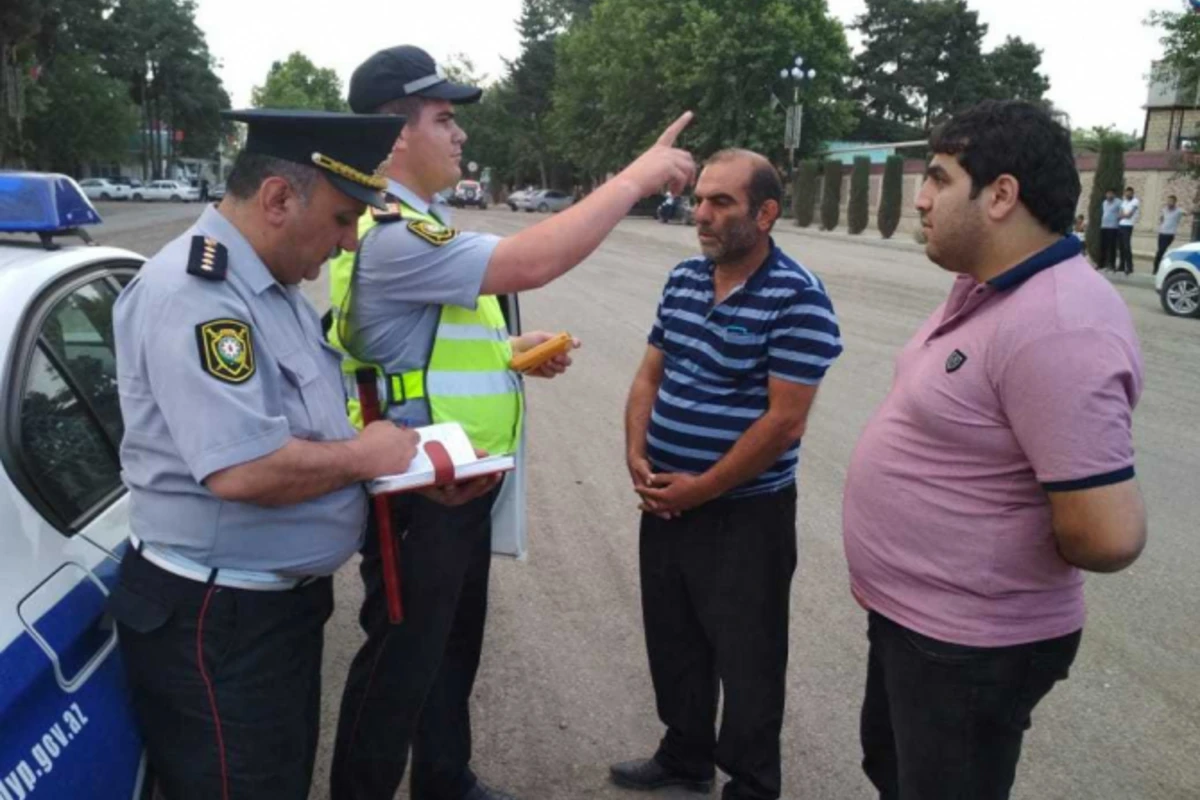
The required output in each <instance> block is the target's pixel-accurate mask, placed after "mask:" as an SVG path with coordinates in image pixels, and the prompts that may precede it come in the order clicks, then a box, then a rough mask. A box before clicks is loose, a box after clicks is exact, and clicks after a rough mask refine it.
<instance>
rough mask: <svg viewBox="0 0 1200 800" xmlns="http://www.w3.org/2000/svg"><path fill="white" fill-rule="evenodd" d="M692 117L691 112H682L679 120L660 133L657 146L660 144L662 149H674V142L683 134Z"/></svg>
mask: <svg viewBox="0 0 1200 800" xmlns="http://www.w3.org/2000/svg"><path fill="white" fill-rule="evenodd" d="M693 116H695V115H694V114H692V112H691V111H685V112H683V114H681V115H680V116H679V119H677V120H675V121H674V122H672V123H671V125H670V126H669V127H668V128H667V129H666V130H665V131H663V132H662V136H659V137H658V142H657V144H660V145H662V146H663V147H674V146H675V140H676V139H677V138H678V137H679V134H681V133H683V129H684V128H686V127H687V126H688V123H689V122H691V121H692V117H693Z"/></svg>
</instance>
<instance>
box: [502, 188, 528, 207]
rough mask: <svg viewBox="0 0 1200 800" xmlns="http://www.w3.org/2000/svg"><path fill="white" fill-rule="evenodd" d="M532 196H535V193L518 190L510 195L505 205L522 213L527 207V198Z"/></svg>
mask: <svg viewBox="0 0 1200 800" xmlns="http://www.w3.org/2000/svg"><path fill="white" fill-rule="evenodd" d="M531 194H533V192H532V191H530V190H528V189H518V190H517V191H515V192H513V193H512V194H510V195H509V196H508V198H507V199H506V200H505V201H504V203H505V205H507V206H508V207H509V208H511V209H512V210H513V211H520V210H521V209H522V208H524V207H525V198H527V197H529V195H531Z"/></svg>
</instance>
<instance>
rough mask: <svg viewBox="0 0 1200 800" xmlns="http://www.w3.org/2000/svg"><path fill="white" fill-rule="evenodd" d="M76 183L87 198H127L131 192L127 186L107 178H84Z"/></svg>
mask: <svg viewBox="0 0 1200 800" xmlns="http://www.w3.org/2000/svg"><path fill="white" fill-rule="evenodd" d="M78 183H79V188H80V189H83V193H84V194H85V195H87V198H88V199H89V200H128V199H129V196H130V194H131V192H130V190H129V187H128V186H126V185H124V184H121V183H113V182H112V181H110V180H108V179H107V178H84V179H83V180H81V181H78Z"/></svg>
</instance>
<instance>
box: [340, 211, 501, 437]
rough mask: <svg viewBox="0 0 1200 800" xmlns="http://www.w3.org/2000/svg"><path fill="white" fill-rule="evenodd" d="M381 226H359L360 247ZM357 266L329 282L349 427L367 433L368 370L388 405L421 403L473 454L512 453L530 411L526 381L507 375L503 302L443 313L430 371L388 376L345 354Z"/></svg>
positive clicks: (488, 300) (371, 222) (367, 219)
mask: <svg viewBox="0 0 1200 800" xmlns="http://www.w3.org/2000/svg"><path fill="white" fill-rule="evenodd" d="M400 213H401V218H402V219H404V220H407V221H414V220H422V221H426V222H430V223H433V224H435V225H441V222H440V221H439V220H437V219H436V218H435V217H433V216H432V215H430V214H422V213H421V212H419V211H417V210H416V209H413V208H411V207H409V206H407V205H404V204H401V205H400ZM376 224H378V223H376V221H375V218H374V217H373V216H372V215H371V213H370V212H367V213H366V214H364V215H363V216H362V217H361V218H360V219H359V225H358V232H359V241H360V242H361V241H362V240H363V239H364V238H365V237H366V235H367V233H369V232H370V230H371V229H372V228H373V227H374V226H375V225H376ZM385 224H386V223H385ZM357 258H358V255H357V253H343V254H341V255H340V256H338V258H336V259H334V260H333V262H332V263H331V264H330V277H329V289H330V300H331V303H332V306H333V325H332V326H331V327H330V330H329V341H330V344H332V345H333V346H334V347H336V348H338V349H339V350H341V351H342V353H343V354H345V358H344V359H343V361H342V374H343V379H344V382H345V385H346V390H347V391H346V393H347V397H348V400H347V403H346V408H347V413H348V415H349V417H350V421H351V422H352V423H353V424H354V425H355V427H359V428H361V427H362V413H361V409H360V406H359V400H358V385H357V380H356V378H355V374H356V372H357V371H358V370H359V369H362V368H363V367H370V368H372V369H374V370H375V373H376V375H377V385H378V386H379V396H380V399H381V401H382V402H385V403H388V404H390V405H400V404H403V403H405V402H412V401H423V402H424V403H425V405H426V407H427V409H428V412H429V418H430V420H431V421H433V422H434V423H438V422H451V421H452V422H457V423H459V424H460V425H462V426H463V429H464V430H465V431H466V433H467V436H468V437H469V438H470V439H471V443H472V444H473V445H474V446H475V447H477V448H479V449H481V450H486V451H487V452H489V453H493V454H499V453H511V452H514V451H515V450H516V448H517V442H518V440H519V437H520V431H521V418H522V416H523V411H524V408H523V398H522V394H521V382H520V378H518V377H517V375H516V374H515V373H513V372H512V371H511V370H509V368H508V365H509V362H510V361H511V360H512V346H511V344H510V342H509V336H508V328H507V326H506V325H505V322H504V315H503V313H502V312H501V310H500V303H499V301H497V300H496V298H495V297H491V296H481V297H480V298H479V299H478V305H477V307H476V308H475V309H474V310H472V309H469V308H463V307H461V306H442V311H441V314H440V316H439V319H438V327H437V330H436V332H435V333H434V339H433V347H432V349H431V351H430V355H429V363H427V364H425V365H422V366H421V367H418V368H416V369H413V370H408V371H405V372H402V373H395V374H387V375H385V374H384V371H383V369H382V368H381V367H380V366H379V365H377V364H370V363H366V362H363V361H360V360H358V359H356V358H354V357H353V356H352V355H351V354H350V351H349V348H347V347H346V346H345V340H346V339H349V338H351V336H349V335H347V334H348V333H349V332H348V331H347V330H346V326H347V325H348V324H349V320H348V319H347V317H348V312H349V309H350V307H351V300H352V292H353V288H354V269H355V267H356V266H357V263H358V261H357Z"/></svg>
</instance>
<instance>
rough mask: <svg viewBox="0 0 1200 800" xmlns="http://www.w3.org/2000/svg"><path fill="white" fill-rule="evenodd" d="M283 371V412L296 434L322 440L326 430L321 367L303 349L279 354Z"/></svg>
mask: <svg viewBox="0 0 1200 800" xmlns="http://www.w3.org/2000/svg"><path fill="white" fill-rule="evenodd" d="M279 369H280V371H281V372H282V373H283V377H284V380H283V383H282V385H281V387H280V394H281V395H282V398H281V401H282V403H283V413H284V416H286V417H287V419H288V425H289V426H290V427H291V429H292V435H293V436H296V437H297V438H300V439H310V440H313V441H320V440H321V439H323V438H324V436H323V434H322V430H321V428H322V425H321V423H322V419H321V399H320V389H321V382H320V376H321V373H320V370H319V369H318V368H317V364H316V362H315V361H314V360H313V358H312V356H311V355H309V354H308V353H305V352H304V351H303V350H293V351H292V352H290V353H288V354H287V355H285V356H280V357H279Z"/></svg>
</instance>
